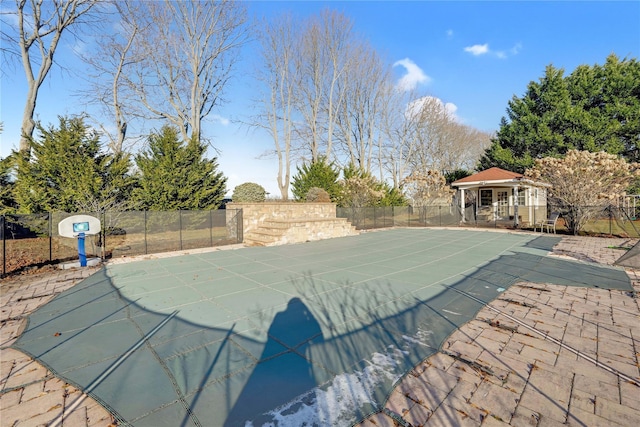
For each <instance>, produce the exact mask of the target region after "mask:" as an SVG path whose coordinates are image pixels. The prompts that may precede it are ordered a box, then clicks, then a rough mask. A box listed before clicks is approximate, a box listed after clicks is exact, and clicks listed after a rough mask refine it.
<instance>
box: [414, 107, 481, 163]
mask: <svg viewBox="0 0 640 427" xmlns="http://www.w3.org/2000/svg"><path fill="white" fill-rule="evenodd" d="M407 117H408V120H410V121H411V122H412V125H413V126H415V132H416V133H415V138H416V140H415V145H414V150H413V155H412V156H411V158H410V159H408V160H409V163H410V165H411V169H412V171H413V172H419V173H426V171H430V170H438V171H447V170H455V169H464V168H468V169H471V168H473V166H474V165H475V163H476V162H477V160H478V159H479V156H480V155H481V154H482V152H483V150H484V148H486V147H487V146H488V144H489V143H490V138H491V135H490V134H487V133H485V132H481V131H479V130H477V129H474V128H472V127H469V126H466V125H464V124H462V123H460V121H459V120H458V119H457V117H456V116H455V114H454V110H452V109H451V108H450V107H449V106H447V105H445V104H444V103H443V102H442V101H441V100H440V99H438V98H435V97H432V96H425V97H422V98H419V99H417V100H415V101H413V102H412V103H410V104H409V105H408V107H407Z"/></svg>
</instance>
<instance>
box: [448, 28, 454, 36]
mask: <svg viewBox="0 0 640 427" xmlns="http://www.w3.org/2000/svg"><path fill="white" fill-rule="evenodd" d="M447 37H449V38H451V37H453V30H451V29H449V30H447Z"/></svg>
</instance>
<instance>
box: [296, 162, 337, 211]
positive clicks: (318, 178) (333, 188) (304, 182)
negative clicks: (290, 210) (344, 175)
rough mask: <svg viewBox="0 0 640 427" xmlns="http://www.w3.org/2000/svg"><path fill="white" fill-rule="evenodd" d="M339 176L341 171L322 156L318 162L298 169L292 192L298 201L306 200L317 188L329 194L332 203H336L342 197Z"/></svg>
mask: <svg viewBox="0 0 640 427" xmlns="http://www.w3.org/2000/svg"><path fill="white" fill-rule="evenodd" d="M339 176H340V171H339V170H338V169H337V168H336V167H335V165H334V164H333V163H329V162H328V161H327V159H326V157H322V156H321V157H320V158H319V159H318V160H317V161H315V162H311V163H308V164H307V163H305V164H303V165H302V167H298V168H297V172H296V174H295V175H294V177H293V181H292V183H291V192H292V193H293V196H294V197H295V198H296V200H306V199H307V193H308V192H309V190H310V189H311V188H313V187H317V188H322V189H323V190H325V191H326V192H327V193H329V196H330V197H331V200H332V201H336V200H337V198H338V196H339V195H340V184H339V183H338V177H339Z"/></svg>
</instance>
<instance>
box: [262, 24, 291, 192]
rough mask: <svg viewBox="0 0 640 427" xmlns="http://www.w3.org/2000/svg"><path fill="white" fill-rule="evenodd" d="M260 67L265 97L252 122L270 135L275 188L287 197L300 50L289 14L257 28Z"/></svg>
mask: <svg viewBox="0 0 640 427" xmlns="http://www.w3.org/2000/svg"><path fill="white" fill-rule="evenodd" d="M260 29H261V30H260V34H259V35H258V39H259V40H260V43H261V47H262V50H261V54H262V62H263V66H262V69H261V71H260V73H259V79H260V80H261V81H262V82H263V83H264V86H263V88H264V90H265V92H264V96H263V97H262V98H261V99H259V100H258V104H259V106H260V107H259V108H260V110H261V112H260V114H259V115H258V117H256V120H254V121H253V122H252V123H251V125H252V126H255V127H260V128H263V129H265V130H266V131H267V132H268V133H269V135H270V136H271V137H272V138H273V142H274V146H275V155H276V157H277V158H278V178H277V181H278V188H279V189H280V195H281V197H282V199H283V200H287V199H288V198H289V183H290V176H291V163H292V156H293V151H294V150H295V147H294V144H295V123H294V120H295V114H296V112H295V109H294V107H295V98H294V96H295V90H296V89H297V87H298V85H299V72H298V69H297V68H296V67H295V65H294V63H295V58H296V55H297V54H298V52H299V48H298V47H299V42H300V40H299V38H300V33H299V27H298V26H297V24H296V20H295V19H294V18H293V17H292V16H290V15H283V16H281V17H280V18H276V19H275V20H274V21H272V22H271V23H267V22H265V23H264V25H262V26H261V27H260Z"/></svg>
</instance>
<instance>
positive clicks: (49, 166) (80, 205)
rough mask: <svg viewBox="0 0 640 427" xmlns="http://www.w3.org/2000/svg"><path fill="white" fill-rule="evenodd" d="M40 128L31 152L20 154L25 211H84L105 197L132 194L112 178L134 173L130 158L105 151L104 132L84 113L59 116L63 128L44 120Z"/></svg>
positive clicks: (18, 192) (18, 194)
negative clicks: (101, 137) (100, 134)
mask: <svg viewBox="0 0 640 427" xmlns="http://www.w3.org/2000/svg"><path fill="white" fill-rule="evenodd" d="M37 130H38V134H39V135H38V137H36V138H35V139H31V140H30V145H31V156H29V153H28V152H27V153H23V152H18V153H15V154H14V156H15V159H16V165H17V179H16V182H15V189H14V195H15V199H16V202H17V204H18V209H19V211H20V212H23V213H37V212H53V211H64V212H78V211H79V210H86V208H87V206H88V205H92V206H95V205H94V204H92V202H93V201H96V200H97V201H101V200H104V198H105V197H109V198H116V199H118V200H122V199H124V198H126V194H122V193H121V188H120V186H117V187H113V186H112V185H110V184H109V183H111V182H120V183H122V182H125V181H127V180H130V179H131V178H130V177H128V169H129V161H128V158H127V157H119V158H115V157H113V156H112V155H109V154H103V153H101V152H100V141H99V137H98V134H97V133H96V132H95V131H93V130H92V129H90V128H89V127H88V126H87V125H86V124H85V123H84V120H83V118H82V117H73V118H67V117H59V124H58V127H57V128H56V127H54V126H53V125H51V126H49V127H48V128H45V127H43V126H42V125H40V124H38V126H37ZM129 182H131V181H129ZM129 185H131V184H129Z"/></svg>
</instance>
